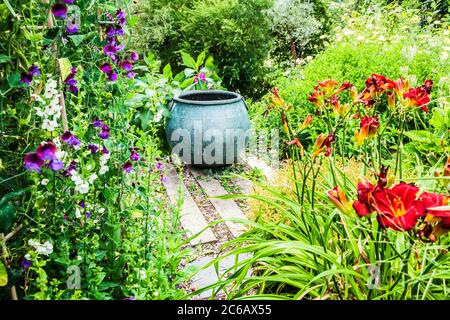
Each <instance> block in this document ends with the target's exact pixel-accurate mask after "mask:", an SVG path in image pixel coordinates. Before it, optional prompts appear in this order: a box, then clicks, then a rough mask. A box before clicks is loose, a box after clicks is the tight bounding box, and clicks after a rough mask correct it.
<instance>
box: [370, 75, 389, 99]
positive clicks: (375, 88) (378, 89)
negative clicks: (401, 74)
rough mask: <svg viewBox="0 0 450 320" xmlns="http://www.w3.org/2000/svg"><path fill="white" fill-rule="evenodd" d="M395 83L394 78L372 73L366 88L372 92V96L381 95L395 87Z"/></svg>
mask: <svg viewBox="0 0 450 320" xmlns="http://www.w3.org/2000/svg"><path fill="white" fill-rule="evenodd" d="M393 88H394V84H393V82H392V80H389V79H388V78H386V77H385V76H383V75H380V74H376V73H374V74H372V76H371V77H370V78H368V79H367V80H366V89H367V90H368V91H369V92H370V94H371V95H372V96H374V95H377V94H378V95H380V94H382V93H384V92H386V91H387V90H388V89H393Z"/></svg>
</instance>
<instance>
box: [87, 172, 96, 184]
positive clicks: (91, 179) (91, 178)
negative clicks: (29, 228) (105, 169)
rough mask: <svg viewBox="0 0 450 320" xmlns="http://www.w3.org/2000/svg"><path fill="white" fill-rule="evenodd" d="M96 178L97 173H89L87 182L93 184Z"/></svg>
mask: <svg viewBox="0 0 450 320" xmlns="http://www.w3.org/2000/svg"><path fill="white" fill-rule="evenodd" d="M97 178H98V176H97V174H95V173H93V174H91V176H90V177H89V184H93V183H94V181H95V180H96V179H97Z"/></svg>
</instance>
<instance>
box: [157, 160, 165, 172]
mask: <svg viewBox="0 0 450 320" xmlns="http://www.w3.org/2000/svg"><path fill="white" fill-rule="evenodd" d="M163 168H164V164H162V163H161V162H159V161H158V162H157V163H156V169H157V170H162V169H163Z"/></svg>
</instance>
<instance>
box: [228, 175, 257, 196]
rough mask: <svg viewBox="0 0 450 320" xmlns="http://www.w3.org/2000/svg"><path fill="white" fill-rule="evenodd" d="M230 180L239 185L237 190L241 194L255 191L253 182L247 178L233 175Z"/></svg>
mask: <svg viewBox="0 0 450 320" xmlns="http://www.w3.org/2000/svg"><path fill="white" fill-rule="evenodd" d="M231 181H233V183H234V184H235V185H237V186H238V187H239V189H240V191H239V192H240V193H242V194H252V193H254V192H255V190H254V187H253V183H251V181H249V180H247V179H244V178H240V177H233V178H232V179H231Z"/></svg>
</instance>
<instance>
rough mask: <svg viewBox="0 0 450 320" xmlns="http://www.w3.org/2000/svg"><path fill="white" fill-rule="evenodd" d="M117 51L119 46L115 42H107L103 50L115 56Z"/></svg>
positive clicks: (108, 54)
mask: <svg viewBox="0 0 450 320" xmlns="http://www.w3.org/2000/svg"><path fill="white" fill-rule="evenodd" d="M116 51H117V48H116V46H115V45H114V44H112V43H110V44H107V45H106V46H105V47H104V48H103V52H104V53H105V54H106V55H107V56H113V55H114V54H115V53H116Z"/></svg>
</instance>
